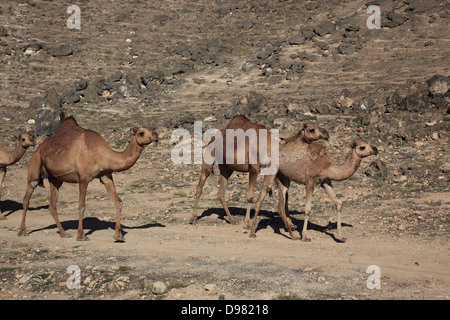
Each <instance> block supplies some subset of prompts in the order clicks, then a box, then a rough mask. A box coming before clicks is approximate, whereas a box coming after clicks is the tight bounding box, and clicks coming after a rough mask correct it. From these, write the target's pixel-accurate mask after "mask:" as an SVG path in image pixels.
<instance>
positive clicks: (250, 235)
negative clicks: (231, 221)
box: [248, 233, 256, 238]
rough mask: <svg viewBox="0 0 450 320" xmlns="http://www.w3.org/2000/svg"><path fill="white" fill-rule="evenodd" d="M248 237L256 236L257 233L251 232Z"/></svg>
mask: <svg viewBox="0 0 450 320" xmlns="http://www.w3.org/2000/svg"><path fill="white" fill-rule="evenodd" d="M248 237H249V238H256V234H254V233H250V234H249V236H248Z"/></svg>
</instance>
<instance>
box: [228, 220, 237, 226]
mask: <svg viewBox="0 0 450 320" xmlns="http://www.w3.org/2000/svg"><path fill="white" fill-rule="evenodd" d="M229 222H230V224H232V225H235V224H236V223H237V220H236V219H230V220H229Z"/></svg>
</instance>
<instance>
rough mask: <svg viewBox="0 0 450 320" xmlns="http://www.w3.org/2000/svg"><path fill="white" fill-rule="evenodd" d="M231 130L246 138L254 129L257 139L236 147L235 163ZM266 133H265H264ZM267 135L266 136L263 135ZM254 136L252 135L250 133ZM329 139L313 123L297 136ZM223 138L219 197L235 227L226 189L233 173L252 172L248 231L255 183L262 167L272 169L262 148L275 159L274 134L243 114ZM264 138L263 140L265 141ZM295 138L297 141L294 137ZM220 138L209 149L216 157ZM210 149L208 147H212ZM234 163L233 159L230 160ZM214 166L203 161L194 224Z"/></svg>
mask: <svg viewBox="0 0 450 320" xmlns="http://www.w3.org/2000/svg"><path fill="white" fill-rule="evenodd" d="M227 130H235V131H237V130H242V131H241V133H242V134H243V135H245V134H249V132H250V131H252V130H253V132H254V133H255V134H254V137H256V140H257V141H253V143H250V138H249V139H245V146H244V147H243V146H241V147H239V145H238V143H237V144H233V150H231V152H230V153H231V156H232V159H231V161H227ZM260 130H262V131H260ZM229 133H230V131H228V134H229ZM231 133H232V134H234V133H235V132H234V133H233V132H231ZM261 133H263V134H261ZM249 135H250V134H249ZM325 136H326V137H328V132H326V130H325V129H323V128H319V127H317V126H316V125H314V124H312V123H308V124H305V125H304V128H303V129H302V130H301V131H300V132H299V133H298V134H297V136H296V137H295V139H301V140H302V141H308V143H309V141H314V140H317V139H320V138H323V137H325ZM220 137H221V139H220V140H221V141H219V142H218V143H219V144H221V145H220V147H221V150H223V154H222V158H221V160H222V161H221V162H222V163H219V164H218V166H219V171H220V186H219V191H218V193H217V196H218V198H219V200H220V202H221V203H222V206H223V208H224V210H225V212H226V214H227V217H228V220H229V222H230V223H231V224H235V223H236V219H234V218H233V217H232V216H231V213H230V210H229V209H228V206H227V204H226V200H225V191H226V186H227V183H228V179H229V178H230V176H231V174H232V173H233V172H234V171H238V172H248V173H249V187H248V192H247V210H246V214H245V220H244V221H245V225H244V228H246V229H248V228H249V224H250V208H251V203H252V202H253V195H254V189H255V183H256V179H257V177H258V174H259V172H260V170H261V168H264V167H265V166H268V165H269V163H266V161H264V160H263V161H261V160H262V159H261V158H262V157H264V155H262V154H260V153H261V152H260V147H261V145H264V144H265V145H266V148H265V149H266V150H267V156H268V157H271V156H272V150H271V149H272V148H271V140H272V139H271V138H272V137H271V134H270V131H269V130H268V129H267V128H266V127H265V126H263V125H260V124H256V123H253V122H251V121H250V120H249V119H248V118H246V117H245V116H243V115H237V116H235V117H233V119H231V121H230V122H229V123H228V125H227V126H226V127H225V128H222V129H221V130H220ZM261 139H263V140H261ZM291 139H294V138H291ZM216 143H217V142H216V139H215V137H213V138H212V139H211V141H210V142H209V144H208V147H211V149H213V150H212V152H211V155H212V156H213V157H214V156H216V154H215V151H216V150H215V149H216V147H217V146H215V144H216ZM208 147H207V148H208ZM228 156H229V155H228ZM239 156H241V157H242V156H243V157H242V158H244V160H245V161H238V157H239ZM252 157H253V158H254V159H256V160H257V161H253V162H252V161H249V159H251V158H252ZM228 160H230V159H228ZM213 165H214V163H208V162H207V161H205V158H204V159H203V162H202V169H201V174H200V179H199V182H198V185H197V189H196V198H195V205H194V211H193V213H192V216H191V219H190V223H194V222H195V221H196V220H197V207H198V202H199V199H200V196H201V194H202V190H203V186H204V184H205V182H206V179H207V178H208V177H209V175H210V174H211V173H212V172H213ZM287 223H288V224H289V225H292V223H290V220H288V222H287Z"/></svg>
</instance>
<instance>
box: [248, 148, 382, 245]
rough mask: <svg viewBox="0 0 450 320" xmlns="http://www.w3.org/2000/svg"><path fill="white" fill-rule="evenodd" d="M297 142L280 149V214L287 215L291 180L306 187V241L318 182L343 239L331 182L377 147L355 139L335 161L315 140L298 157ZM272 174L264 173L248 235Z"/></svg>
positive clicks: (348, 172)
mask: <svg viewBox="0 0 450 320" xmlns="http://www.w3.org/2000/svg"><path fill="white" fill-rule="evenodd" d="M297 149H298V145H296V144H292V145H289V143H288V144H286V146H285V147H284V148H283V149H282V150H281V151H280V162H279V171H278V173H277V175H276V178H277V180H278V181H277V185H278V188H279V191H280V192H279V194H280V202H279V205H278V206H279V209H280V210H282V212H280V214H281V216H283V215H286V214H287V213H286V212H285V210H287V205H286V192H287V190H288V188H289V185H290V181H295V182H297V183H301V184H304V185H305V186H306V205H305V220H304V223H303V230H302V241H309V240H310V239H309V238H308V237H307V228H308V218H309V215H310V213H311V201H312V194H313V192H314V187H315V186H316V185H318V184H320V186H321V187H322V188H324V190H325V192H326V193H327V195H328V196H329V197H330V198H331V200H332V201H333V202H334V204H335V205H336V209H337V233H338V236H337V237H336V240H338V241H340V242H345V240H346V239H345V238H343V237H342V226H341V214H342V201H341V200H339V199H338V198H337V197H336V195H335V193H334V190H333V187H332V183H331V182H332V181H343V180H346V179H348V178H350V177H351V176H352V175H353V174H354V173H355V171H356V170H357V169H358V167H359V165H360V163H361V160H362V159H363V158H365V157H368V156H371V155H376V154H378V150H377V148H376V147H373V146H371V145H369V144H367V143H365V142H363V141H354V142H353V143H352V145H351V149H350V152H349V154H348V156H347V158H346V160H345V162H344V163H343V164H337V163H335V162H334V161H333V159H331V157H330V155H329V154H328V151H327V149H326V147H325V146H324V145H323V144H321V143H318V142H313V143H311V144H310V145H309V146H308V152H307V154H306V155H303V156H301V157H298V156H297V151H296V150H297ZM273 180H274V177H273V176H266V177H265V179H264V184H263V188H262V191H261V194H260V196H259V198H258V200H257V202H256V204H255V216H254V218H253V224H252V229H251V232H250V237H255V236H256V235H255V231H256V222H257V216H258V213H259V211H260V209H261V203H262V202H263V201H264V197H265V196H266V194H267V192H269V191H270V188H271V186H272V183H273Z"/></svg>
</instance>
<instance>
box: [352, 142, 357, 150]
mask: <svg viewBox="0 0 450 320" xmlns="http://www.w3.org/2000/svg"><path fill="white" fill-rule="evenodd" d="M351 147H352V149H355V148H356V141H353V142H352V145H351Z"/></svg>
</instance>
